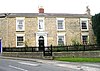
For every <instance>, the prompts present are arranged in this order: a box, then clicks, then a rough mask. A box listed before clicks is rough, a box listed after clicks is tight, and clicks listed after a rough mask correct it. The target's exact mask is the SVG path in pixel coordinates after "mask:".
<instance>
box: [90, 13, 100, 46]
mask: <svg viewBox="0 0 100 71" xmlns="http://www.w3.org/2000/svg"><path fill="white" fill-rule="evenodd" d="M92 28H93V31H94V35H95V36H96V41H97V44H99V45H100V13H99V14H96V15H94V16H92Z"/></svg>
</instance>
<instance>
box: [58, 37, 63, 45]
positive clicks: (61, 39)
mask: <svg viewBox="0 0 100 71" xmlns="http://www.w3.org/2000/svg"><path fill="white" fill-rule="evenodd" d="M58 45H64V36H58Z"/></svg>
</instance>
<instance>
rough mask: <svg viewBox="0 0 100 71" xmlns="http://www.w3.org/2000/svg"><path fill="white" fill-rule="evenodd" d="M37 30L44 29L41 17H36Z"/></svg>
mask: <svg viewBox="0 0 100 71" xmlns="http://www.w3.org/2000/svg"><path fill="white" fill-rule="evenodd" d="M38 30H39V31H43V30H44V18H43V17H39V18H38Z"/></svg>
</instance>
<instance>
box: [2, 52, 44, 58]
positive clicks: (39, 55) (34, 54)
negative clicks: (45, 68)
mask: <svg viewBox="0 0 100 71" xmlns="http://www.w3.org/2000/svg"><path fill="white" fill-rule="evenodd" d="M2 55H3V56H8V57H22V58H42V57H43V53H42V52H3V53H2Z"/></svg>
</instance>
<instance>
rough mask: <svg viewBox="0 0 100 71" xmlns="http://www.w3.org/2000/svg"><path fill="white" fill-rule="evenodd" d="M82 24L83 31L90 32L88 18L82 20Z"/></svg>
mask: <svg viewBox="0 0 100 71" xmlns="http://www.w3.org/2000/svg"><path fill="white" fill-rule="evenodd" d="M80 23H81V30H82V31H87V30H88V18H81V19H80Z"/></svg>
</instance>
